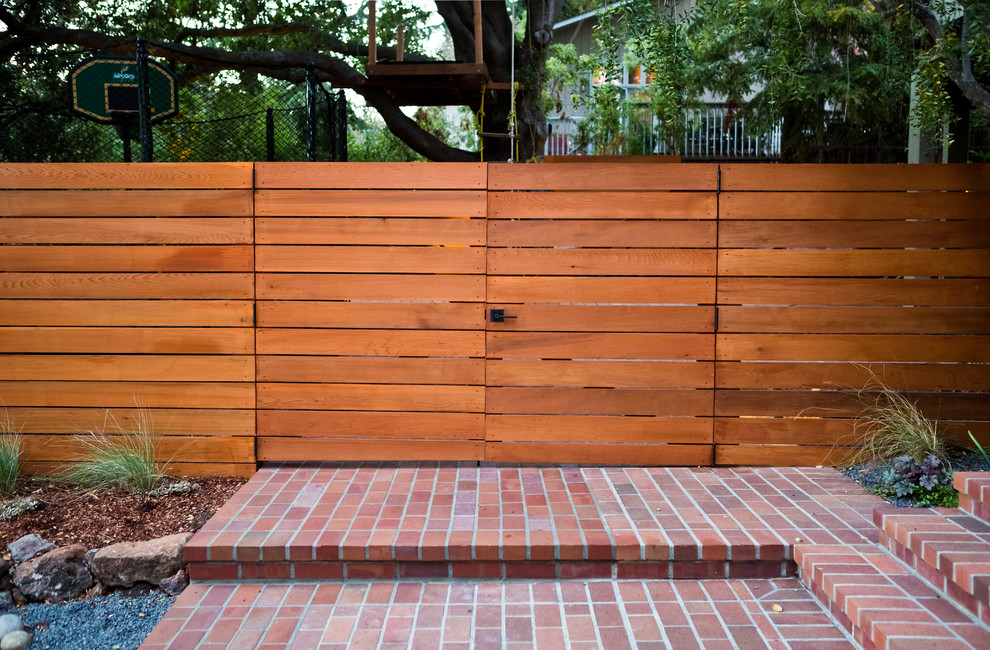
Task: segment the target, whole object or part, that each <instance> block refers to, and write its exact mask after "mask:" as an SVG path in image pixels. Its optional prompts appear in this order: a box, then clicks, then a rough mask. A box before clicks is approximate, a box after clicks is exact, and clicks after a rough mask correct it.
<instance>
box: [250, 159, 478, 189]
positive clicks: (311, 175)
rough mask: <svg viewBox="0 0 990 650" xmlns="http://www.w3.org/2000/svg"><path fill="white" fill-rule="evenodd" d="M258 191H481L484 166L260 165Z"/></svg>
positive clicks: (377, 164) (257, 178)
mask: <svg viewBox="0 0 990 650" xmlns="http://www.w3.org/2000/svg"><path fill="white" fill-rule="evenodd" d="M254 168H255V183H256V184H257V187H259V188H300V187H302V188H311V189H314V188H341V189H388V188H398V189H406V188H408V189H418V190H422V189H462V190H483V189H485V187H486V183H487V175H488V168H487V166H486V165H484V164H483V163H444V164H442V165H424V164H423V163H400V162H393V163H312V162H306V163H291V162H290V163H286V162H278V163H272V162H259V163H256V164H255V166H254Z"/></svg>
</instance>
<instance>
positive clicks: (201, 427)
mask: <svg viewBox="0 0 990 650" xmlns="http://www.w3.org/2000/svg"><path fill="white" fill-rule="evenodd" d="M251 171H252V165H251V164H156V165H141V164H130V165H128V164H109V165H99V164H60V165H44V164H6V165H0V188H2V189H0V217H2V218H0V243H2V244H3V245H2V246H0V368H2V373H0V399H2V400H3V401H4V403H5V404H6V408H7V412H8V415H9V416H10V418H11V419H12V421H13V422H14V423H15V424H16V425H17V426H19V427H21V430H22V432H23V433H24V434H26V435H24V437H23V440H24V442H25V461H26V463H25V464H26V467H27V470H28V471H32V472H46V471H50V470H53V469H55V468H56V467H57V466H58V465H59V464H60V463H63V462H65V461H67V460H72V459H73V458H75V457H76V456H77V454H78V452H79V447H78V444H77V443H76V441H75V438H76V436H78V435H79V434H81V433H84V432H86V431H100V430H106V432H107V433H113V432H114V430H115V429H114V427H113V426H112V423H111V422H109V421H108V419H107V410H109V411H110V412H111V413H112V414H113V416H114V417H115V418H116V422H117V424H119V425H120V426H121V427H122V428H125V429H134V428H135V427H136V421H137V420H138V419H140V418H141V412H140V411H139V408H140V409H142V410H143V412H144V414H145V415H147V416H149V419H150V421H151V422H152V423H153V425H154V428H155V430H156V431H157V433H160V434H164V435H163V437H162V438H161V442H160V444H159V449H158V452H159V457H160V458H161V459H162V460H172V461H173V469H174V470H175V471H177V472H180V473H191V474H201V473H204V472H208V473H222V474H243V475H250V474H251V473H252V472H253V471H254V468H255V450H254V419H255V415H254V407H255V398H254V329H253V322H252V321H253V300H254V275H253V272H254V259H253V257H254V251H253V197H252V189H251Z"/></svg>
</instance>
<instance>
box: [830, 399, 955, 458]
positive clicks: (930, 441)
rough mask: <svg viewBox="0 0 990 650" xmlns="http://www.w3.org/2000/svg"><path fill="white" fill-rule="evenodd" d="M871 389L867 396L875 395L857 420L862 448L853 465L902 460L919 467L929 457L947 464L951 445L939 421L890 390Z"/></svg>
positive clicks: (855, 456)
mask: <svg viewBox="0 0 990 650" xmlns="http://www.w3.org/2000/svg"><path fill="white" fill-rule="evenodd" d="M868 389H870V390H869V392H868V391H864V392H863V395H864V396H865V395H868V394H870V392H872V391H873V390H876V392H875V394H874V396H873V397H872V398H867V399H868V403H867V405H866V408H865V409H864V410H863V411H862V412H861V413H860V414H859V417H858V418H857V421H856V430H857V433H858V434H859V437H860V444H861V448H860V450H859V451H858V453H856V454H855V455H854V456H853V457H852V458H851V459H850V462H852V463H853V464H855V463H857V462H864V461H865V462H868V461H873V460H880V461H885V460H892V459H895V458H898V457H903V456H908V457H910V458H911V459H913V460H914V461H916V462H919V463H920V462H923V461H924V460H925V459H926V458H928V457H929V456H934V457H935V458H937V459H938V460H939V461H940V462H945V460H946V459H947V458H948V451H949V445H948V443H947V442H946V440H945V438H944V437H943V436H942V433H941V431H939V428H938V422H937V421H935V420H931V419H929V418H927V417H925V415H924V414H923V413H922V412H921V411H920V410H919V409H918V405H917V404H916V403H915V402H912V401H911V400H909V399H908V398H907V397H905V396H904V395H902V394H901V393H899V392H897V391H896V390H893V389H891V388H890V387H888V386H885V385H883V384H879V385H877V386H869V387H868Z"/></svg>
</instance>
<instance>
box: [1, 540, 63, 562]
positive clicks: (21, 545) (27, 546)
mask: <svg viewBox="0 0 990 650" xmlns="http://www.w3.org/2000/svg"><path fill="white" fill-rule="evenodd" d="M53 546H55V545H54V544H52V543H51V542H49V541H48V540H47V539H42V538H40V537H38V536H37V535H34V534H31V535H25V536H24V537H21V538H20V539H17V540H14V541H13V542H11V543H10V544H9V545H8V546H7V549H8V550H9V551H10V557H11V559H13V560H14V562H16V563H17V564H20V563H21V562H24V561H25V560H30V559H31V558H33V557H34V556H35V555H37V554H38V553H40V552H42V551H47V550H49V549H51V548H52V547H53Z"/></svg>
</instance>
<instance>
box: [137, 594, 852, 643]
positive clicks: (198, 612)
mask: <svg viewBox="0 0 990 650" xmlns="http://www.w3.org/2000/svg"><path fill="white" fill-rule="evenodd" d="M647 647H650V648H675V649H677V650H718V649H720V648H726V649H732V648H780V649H781V650H785V649H789V650H799V649H801V648H805V649H807V648H815V650H853V648H854V647H855V646H854V645H853V643H852V642H851V640H850V639H849V638H848V637H847V636H846V635H845V633H844V632H843V631H842V630H841V629H839V628H838V627H837V626H836V625H835V623H834V621H833V620H832V618H831V617H830V616H829V615H828V614H827V613H826V612H825V611H824V610H823V609H822V607H821V605H820V604H819V603H818V602H816V601H815V599H814V597H813V596H812V595H811V594H810V593H808V591H807V590H805V589H804V588H802V587H801V583H800V582H799V581H798V580H797V579H796V578H778V579H775V580H738V581H726V580H712V581H696V580H685V581H676V582H671V581H662V580H590V581H580V582H578V581H565V582H555V581H509V582H505V581H471V580H461V581H431V580H427V581H421V580H416V581H395V582H391V581H349V582H346V583H319V584H314V583H308V584H307V583H302V582H294V583H291V584H289V583H284V584H279V583H265V584H255V583H238V584H193V585H191V586H190V587H189V588H187V589H186V590H185V592H183V593H182V595H180V596H179V597H178V599H177V600H176V601H175V604H174V605H173V606H172V607H171V609H169V610H168V612H167V613H166V614H165V617H164V618H163V619H162V620H161V622H160V623H159V624H158V625H157V626H156V627H155V629H154V631H153V632H152V633H151V635H150V636H149V637H148V638H147V639H146V640H145V642H144V644H143V645H142V646H141V648H142V650H165V649H166V648H182V649H183V650H193V649H201V650H205V649H207V648H210V649H217V648H231V649H236V650H241V649H244V648H265V649H271V650H275V649H282V648H292V649H293V650H304V649H307V648H312V649H316V648H320V649H323V648H327V649H330V648H334V649H335V648H415V649H416V650H430V649H434V648H435V649H437V650H439V649H441V648H444V649H449V648H477V649H478V650H504V649H508V650H530V649H532V648H537V649H542V648H546V649H548V650H559V649H560V648H569V649H574V650H598V649H600V648H609V649H619V648H647Z"/></svg>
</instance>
